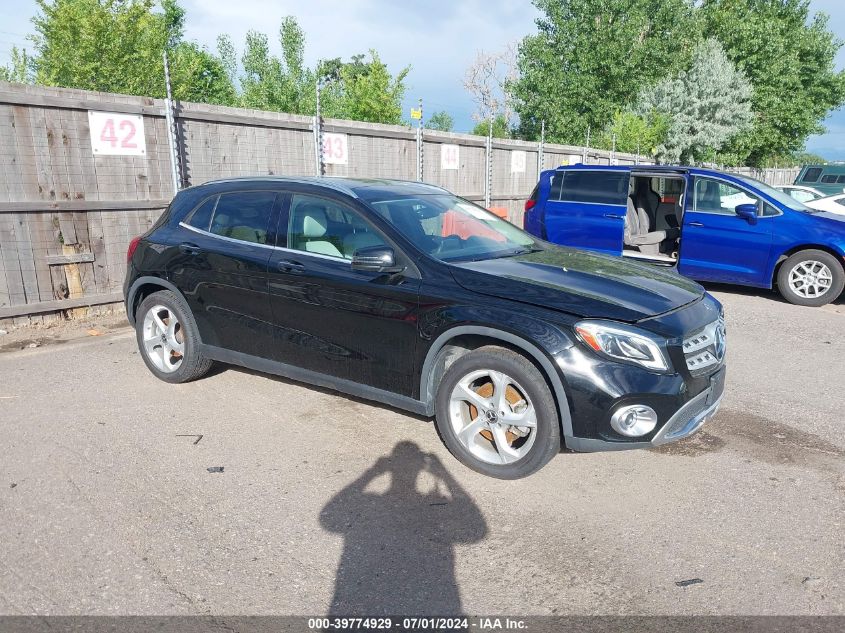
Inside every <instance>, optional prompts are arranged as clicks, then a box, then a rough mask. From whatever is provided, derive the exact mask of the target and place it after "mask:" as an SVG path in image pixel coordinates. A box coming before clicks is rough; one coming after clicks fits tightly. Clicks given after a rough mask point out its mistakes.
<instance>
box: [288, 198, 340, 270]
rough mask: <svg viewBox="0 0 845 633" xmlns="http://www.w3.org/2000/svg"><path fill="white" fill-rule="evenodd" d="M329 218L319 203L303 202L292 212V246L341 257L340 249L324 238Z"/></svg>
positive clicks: (308, 251) (307, 251)
mask: <svg viewBox="0 0 845 633" xmlns="http://www.w3.org/2000/svg"><path fill="white" fill-rule="evenodd" d="M328 227H329V220H328V217H327V216H326V208H325V207H324V206H323V205H320V204H304V205H301V206H299V207H298V208H297V209H296V211H295V213H294V235H295V240H294V246H293V248H296V249H297V250H301V251H305V252H306V253H318V254H320V255H331V256H333V257H343V253H341V252H340V249H339V248H338V247H337V246H336V245H335V244H333V243H332V241H331V240H329V239H326V233H327V232H328Z"/></svg>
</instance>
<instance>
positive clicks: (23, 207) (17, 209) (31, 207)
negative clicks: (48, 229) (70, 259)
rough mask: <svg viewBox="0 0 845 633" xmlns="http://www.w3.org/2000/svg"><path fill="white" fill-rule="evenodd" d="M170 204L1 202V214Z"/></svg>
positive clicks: (165, 201)
mask: <svg viewBox="0 0 845 633" xmlns="http://www.w3.org/2000/svg"><path fill="white" fill-rule="evenodd" d="M169 204H170V199H169V198H159V199H157V200H40V201H21V202H0V213H37V212H41V211H61V212H70V211H103V210H118V211H120V210H124V209H125V210H134V209H164V208H165V207H167V205H169Z"/></svg>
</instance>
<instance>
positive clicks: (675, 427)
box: [663, 396, 708, 440]
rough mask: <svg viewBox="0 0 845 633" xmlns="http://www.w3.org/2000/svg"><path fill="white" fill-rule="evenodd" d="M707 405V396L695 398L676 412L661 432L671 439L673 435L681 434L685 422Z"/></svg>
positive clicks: (685, 424)
mask: <svg viewBox="0 0 845 633" xmlns="http://www.w3.org/2000/svg"><path fill="white" fill-rule="evenodd" d="M707 407H708V404H707V397H706V396H704V397H702V398H697V399H696V400H694V401H692V402H690V403H689V404H688V405H687V406H686V407H685V408H684V409H682V410H681V411H679V412H678V414H677V418H676V419H674V420H672V422H671V426H670V427H669V428H668V429H666V431H665V432H664V433H663V437H664V438H665V439H667V440H668V439H672V438H673V437H674V436H675V435H679V434H683V431H684V429H685V428H686V426H687V424H688V423H689V422H690V420H692V419H693V418H694V417H695V416H697V415H698V414H699V413H701V412H702V411H704V410H705V409H706V408H707Z"/></svg>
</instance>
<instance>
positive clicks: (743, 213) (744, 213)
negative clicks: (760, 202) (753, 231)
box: [734, 203, 757, 224]
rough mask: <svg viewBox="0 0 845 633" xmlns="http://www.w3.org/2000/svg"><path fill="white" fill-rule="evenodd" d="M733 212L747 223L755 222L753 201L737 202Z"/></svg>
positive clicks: (755, 213) (755, 209)
mask: <svg viewBox="0 0 845 633" xmlns="http://www.w3.org/2000/svg"><path fill="white" fill-rule="evenodd" d="M734 213H736V214H737V215H738V216H739V217H741V218H742V219H743V220H747V221H748V223H749V224H757V205H756V204H754V203H748V204H738V205H736V208H735V209H734Z"/></svg>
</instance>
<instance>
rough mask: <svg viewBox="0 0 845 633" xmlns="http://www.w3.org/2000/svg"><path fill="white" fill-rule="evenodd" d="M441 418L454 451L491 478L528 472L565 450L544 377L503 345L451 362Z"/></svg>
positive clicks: (443, 434) (446, 440)
mask: <svg viewBox="0 0 845 633" xmlns="http://www.w3.org/2000/svg"><path fill="white" fill-rule="evenodd" d="M436 420H437V430H438V431H439V433H440V435H441V437H442V438H443V441H444V443H445V444H446V446H447V447H448V448H449V450H450V451H451V452H452V454H453V455H454V456H455V457H457V458H458V459H459V460H460V461H462V462H463V463H464V464H466V465H467V466H469V467H470V468H472V469H473V470H476V471H478V472H480V473H483V474H485V475H489V476H491V477H497V478H499V479H518V478H520V477H527V476H528V475H530V474H532V473H534V472H536V471H538V470H539V469H540V468H542V467H543V466H544V465H545V464H546V463H547V462H548V461H549V460H550V459H551V458H552V457H553V456H554V455H555V454H556V453H558V452H559V451H560V426H559V424H558V416H557V409H556V407H555V403H554V399H553V398H552V394H551V391H550V390H549V387H548V385H547V384H546V380H545V378H544V377H543V375H542V373H540V371H539V370H538V369H537V368H536V367H535V366H534V365H533V364H532V363H531V362H530V361H529V360H528V359H527V358H525V357H524V356H521V355H519V354H517V353H515V352H512V351H510V350H508V349H504V348H501V347H495V346H487V347H481V348H479V349H477V350H474V351H472V352H469V353H468V354H465V355H464V356H461V357H460V358H459V359H458V360H456V361H455V362H454V363H452V365H451V366H450V367H449V369H448V370H447V371H446V373H445V375H444V376H443V379H442V380H441V382H440V386H439V387H438V390H437V416H436Z"/></svg>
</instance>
